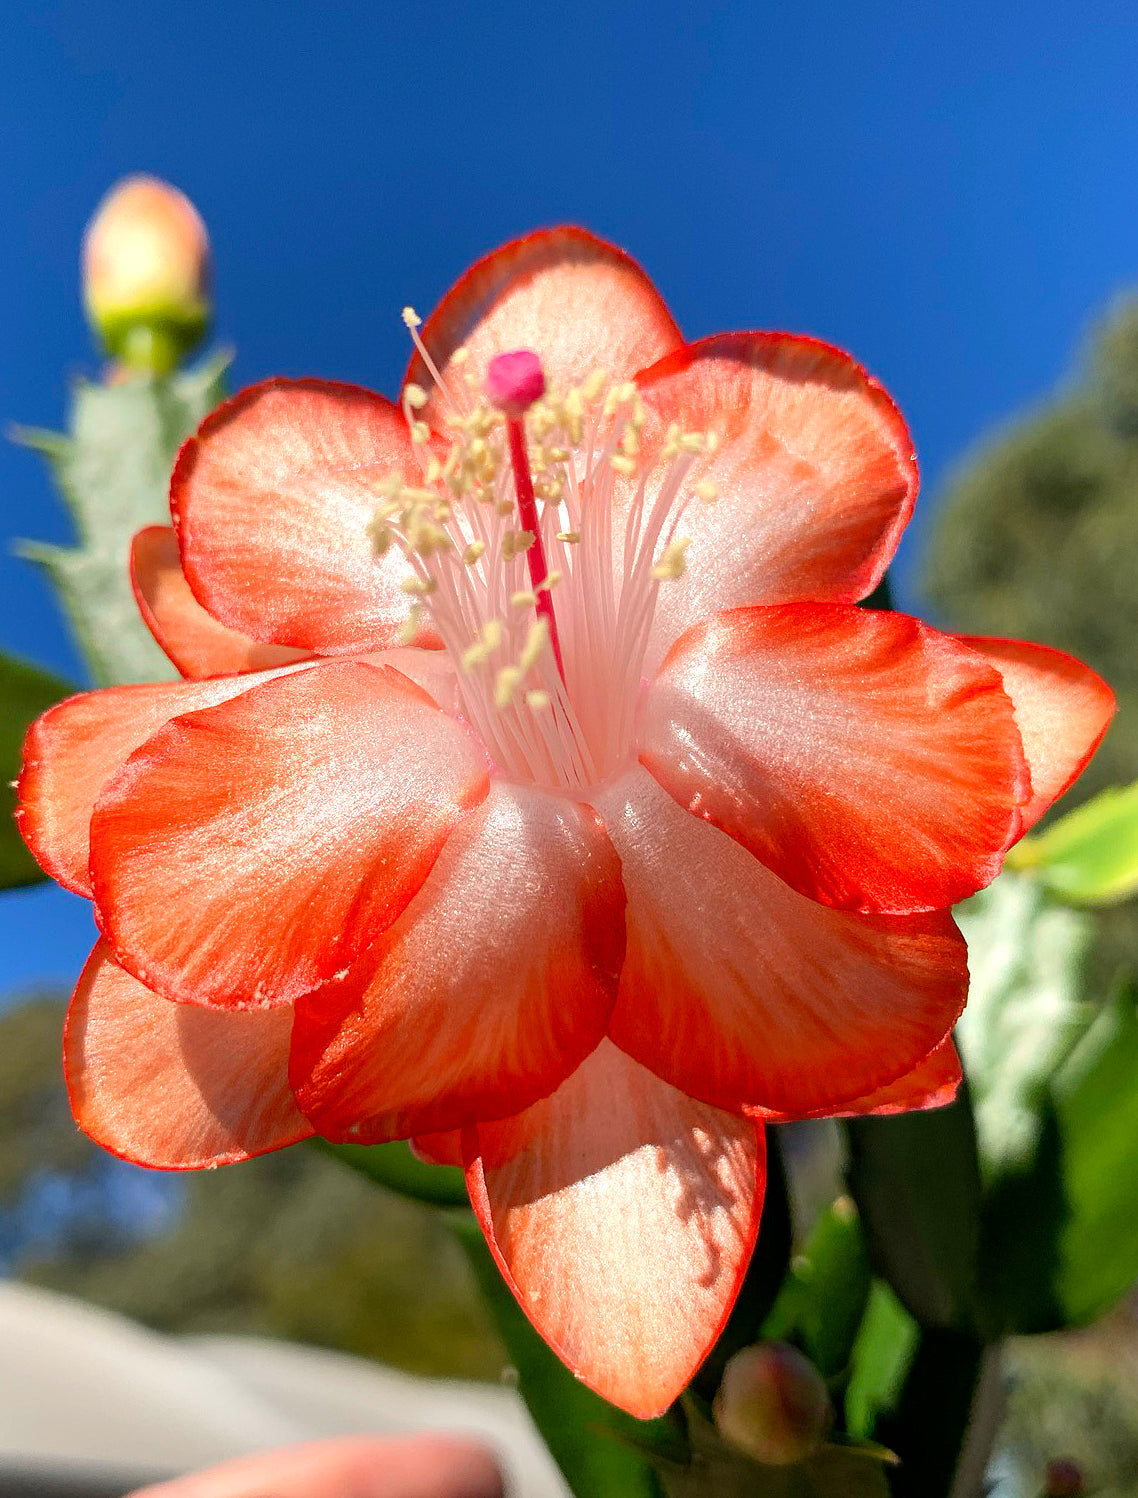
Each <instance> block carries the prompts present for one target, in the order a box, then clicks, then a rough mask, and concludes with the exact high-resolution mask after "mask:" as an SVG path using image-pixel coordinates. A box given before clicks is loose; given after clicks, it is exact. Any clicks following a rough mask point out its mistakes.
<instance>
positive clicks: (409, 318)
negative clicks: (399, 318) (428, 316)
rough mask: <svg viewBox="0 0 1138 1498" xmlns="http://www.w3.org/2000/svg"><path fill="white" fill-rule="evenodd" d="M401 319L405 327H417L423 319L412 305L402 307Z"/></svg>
mask: <svg viewBox="0 0 1138 1498" xmlns="http://www.w3.org/2000/svg"><path fill="white" fill-rule="evenodd" d="M403 321H404V323H405V324H406V326H407V327H409V328H417V327H419V326H420V325H421V323H422V321H423V319H422V318H421V317H420V316H419V314H418V313H417V312H416V311H415V309H414V307H404V309H403Z"/></svg>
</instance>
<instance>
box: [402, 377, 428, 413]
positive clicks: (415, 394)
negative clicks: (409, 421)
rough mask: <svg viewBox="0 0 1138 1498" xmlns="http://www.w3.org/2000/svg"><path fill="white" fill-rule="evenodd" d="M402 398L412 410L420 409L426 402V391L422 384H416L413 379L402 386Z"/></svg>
mask: <svg viewBox="0 0 1138 1498" xmlns="http://www.w3.org/2000/svg"><path fill="white" fill-rule="evenodd" d="M403 399H404V400H405V401H406V402H407V404H408V405H409V406H410V407H411V409H412V411H421V410H422V409H423V407H424V406H425V405H426V404H427V392H426V391H425V390H424V389H423V387H422V385H416V384H415V383H414V382H413V381H412V383H411V384H410V385H407V386H405V387H404V390H403Z"/></svg>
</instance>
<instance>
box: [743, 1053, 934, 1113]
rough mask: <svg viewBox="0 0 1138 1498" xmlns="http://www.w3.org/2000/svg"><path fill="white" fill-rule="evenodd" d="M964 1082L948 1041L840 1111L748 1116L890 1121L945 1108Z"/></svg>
mask: <svg viewBox="0 0 1138 1498" xmlns="http://www.w3.org/2000/svg"><path fill="white" fill-rule="evenodd" d="M963 1080H964V1073H963V1071H962V1070H961V1066H960V1057H959V1056H958V1055H957V1053H956V1047H955V1046H954V1045H953V1043H952V1041H951V1040H942V1041H941V1043H940V1045H938V1046H937V1048H936V1050H935V1051H933V1052H932V1053H931V1054H930V1055H928V1056H926V1057H925V1059H924V1060H923V1061H921V1062H920V1063H919V1064H918V1065H917V1066H915V1067H914V1068H913V1070H912V1071H911V1072H906V1073H905V1075H904V1076H903V1077H898V1078H897V1080H896V1081H895V1082H889V1083H888V1084H887V1085H886V1086H884V1087H877V1088H875V1089H874V1090H873V1092H870V1093H867V1094H866V1096H865V1097H861V1098H855V1099H854V1101H853V1102H852V1103H844V1104H843V1105H842V1106H841V1107H840V1108H818V1109H816V1110H815V1111H814V1112H812V1113H777V1112H774V1111H772V1110H770V1109H768V1108H748V1109H747V1110H746V1111H747V1113H748V1115H749V1116H751V1117H753V1118H758V1119H760V1120H761V1121H762V1122H763V1123H791V1122H795V1121H797V1120H800V1119H803V1118H867V1117H873V1118H891V1117H893V1116H894V1115H895V1114H898V1113H926V1112H928V1111H929V1110H930V1109H933V1108H947V1107H948V1105H949V1103H952V1102H955V1101H956V1094H957V1092H958V1091H959V1089H960V1084H961V1082H962V1081H963Z"/></svg>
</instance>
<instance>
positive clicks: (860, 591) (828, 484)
mask: <svg viewBox="0 0 1138 1498" xmlns="http://www.w3.org/2000/svg"><path fill="white" fill-rule="evenodd" d="M637 383H638V384H639V386H640V389H641V393H642V395H643V398H644V402H645V406H646V408H647V413H648V419H649V424H648V426H647V427H646V429H645V432H644V433H643V434H642V437H641V443H642V448H643V451H644V454H645V458H646V460H648V459H650V456H651V451H652V448H653V446H654V445H656V444H659V443H660V442H661V441H662V440H663V436H664V433H665V431H666V429H667V427H668V425H669V424H670V423H672V422H676V423H678V424H679V425H680V426H681V427H682V428H683V429H684V430H685V431H699V432H705V431H710V430H714V431H715V432H716V434H717V436H718V437H719V439H720V446H719V448H718V449H717V451H716V452H715V453H714V454H713V455H710V456H708V457H706V458H704V459H701V460H700V462H699V464H698V468H697V470H696V471H695V473H697V474H698V477H699V478H701V479H706V480H709V481H710V482H712V483H714V484H715V486H716V489H717V490H718V499H717V500H716V502H715V503H714V504H703V503H700V502H699V501H698V500H693V501H692V502H691V503H690V504H689V505H688V508H687V510H686V512H685V514H684V517H683V523H682V530H683V533H684V534H685V535H686V536H687V537H688V538H689V540H690V543H691V549H690V552H689V554H688V555H689V566H688V568H687V570H686V572H685V573H684V575H683V576H682V577H681V578H678V579H676V580H675V581H674V582H670V583H669V584H668V585H667V586H666V587H664V588H661V590H660V595H659V600H658V603H657V608H656V623H655V628H654V639H655V648H654V649H653V650H652V652H651V653H652V657H653V659H655V660H657V661H658V660H659V659H660V657H661V655H662V654H663V653H664V651H665V650H666V649H667V647H668V645H670V644H671V642H672V641H673V640H675V639H676V638H678V636H679V635H680V634H682V633H683V631H684V630H685V629H686V628H687V627H688V625H689V624H694V623H695V622H696V621H697V620H700V619H706V618H707V617H708V616H709V615H711V614H714V613H717V612H719V611H720V610H721V609H726V608H733V607H735V606H737V605H739V604H756V603H761V604H772V603H789V602H794V601H798V600H814V601H818V602H821V601H830V602H841V603H856V602H857V600H858V599H861V598H864V597H865V596H866V595H867V594H868V593H870V592H872V591H873V589H874V588H875V587H876V586H877V584H878V583H879V582H880V580H881V578H882V576H883V574H884V572H885V569H886V567H887V566H888V564H889V561H890V559H891V558H892V556H893V553H894V551H895V550H896V549H897V542H898V541H899V540H900V537H901V532H902V531H903V530H904V528H905V525H906V524H907V522H908V520H909V516H910V515H911V514H912V510H913V503H914V501H915V499H916V496H917V462H916V456H915V454H914V452H913V442H912V438H911V437H910V436H909V432H908V430H907V428H906V426H905V423H904V421H903V419H902V417H901V414H900V412H899V411H898V410H897V408H896V406H894V404H893V402H892V401H891V400H890V399H889V397H888V396H887V395H886V394H885V391H884V390H883V389H882V388H881V386H880V385H879V384H878V383H877V381H876V380H874V379H871V378H870V376H869V375H868V374H866V372H865V370H864V369H862V368H861V367H860V365H858V364H855V363H854V361H853V360H852V359H851V358H850V357H849V355H848V354H843V353H842V352H841V351H840V350H838V349H835V348H831V347H830V346H829V345H828V344H825V343H819V342H817V341H816V340H815V339H812V338H796V337H791V336H790V335H789V334H784V333H729V334H724V335H722V336H720V337H717V338H707V339H705V340H703V341H702V342H701V343H695V344H692V345H690V346H689V347H687V348H682V349H677V350H676V351H675V352H673V353H671V354H668V355H667V356H666V357H665V358H663V359H662V360H660V361H659V363H657V364H655V365H653V366H652V368H651V369H648V370H645V371H644V372H643V373H642V374H640V375H638V376H637ZM695 473H693V477H695ZM617 529H618V531H619V527H617Z"/></svg>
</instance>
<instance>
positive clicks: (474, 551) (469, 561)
mask: <svg viewBox="0 0 1138 1498" xmlns="http://www.w3.org/2000/svg"><path fill="white" fill-rule="evenodd" d="M485 550H486V542H485V541H471V543H470V545H469V546H468V547H467V548H466V550H465V551H464V552H463V553H462V560H463V561H464V562H465V563H466V565H467V566H468V567H473V566H474V564H475V562H477V560H478V558H479V557H480V556H481V555H482V553H483V552H484V551H485Z"/></svg>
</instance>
